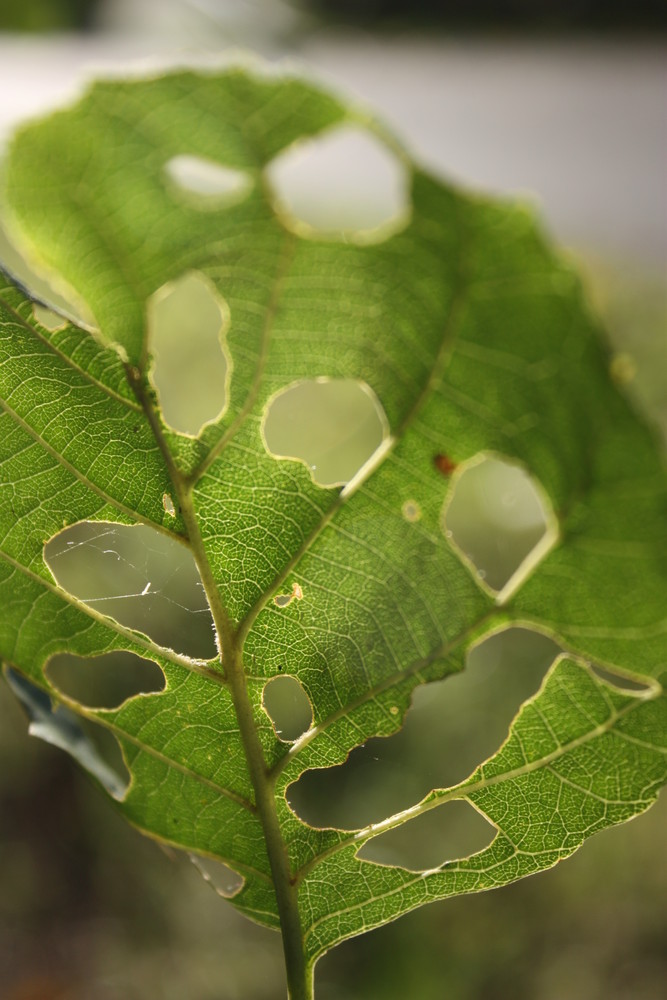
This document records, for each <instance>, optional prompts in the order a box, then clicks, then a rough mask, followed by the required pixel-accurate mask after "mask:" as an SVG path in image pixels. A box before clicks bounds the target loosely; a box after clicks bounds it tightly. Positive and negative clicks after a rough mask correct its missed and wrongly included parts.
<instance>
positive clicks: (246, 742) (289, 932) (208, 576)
mask: <svg viewBox="0 0 667 1000" xmlns="http://www.w3.org/2000/svg"><path fill="white" fill-rule="evenodd" d="M128 377H129V379H130V384H131V385H132V386H133V388H134V391H135V393H136V395H137V398H138V399H139V400H140V402H141V404H142V406H143V409H144V412H145V413H146V417H147V419H148V421H149V423H150V425H151V429H152V431H153V434H154V436H155V439H156V441H157V443H158V445H159V447H160V450H161V451H162V453H163V456H164V460H165V463H166V465H167V468H168V469H169V473H170V475H171V479H172V482H173V485H174V490H175V491H176V495H177V498H178V503H179V506H180V510H181V516H182V518H183V523H184V525H185V529H186V533H187V538H188V541H189V543H190V548H191V550H192V554H193V556H194V560H195V563H196V564H197V569H198V570H199V575H200V577H201V581H202V585H203V587H204V592H205V594H206V597H207V600H208V603H209V606H210V608H211V614H212V616H213V623H214V625H215V629H216V633H217V636H218V644H219V650H220V659H221V663H222V668H223V671H224V677H225V680H226V682H227V685H228V687H229V691H230V694H231V697H232V702H233V704H234V709H235V711H236V718H237V722H238V726H239V733H240V736H241V741H242V744H243V748H244V750H245V755H246V761H247V765H248V772H249V775H250V780H251V783H252V786H253V790H254V793H255V805H256V808H257V814H258V816H259V820H260V822H261V824H262V831H263V833H264V841H265V844H266V852H267V855H268V859H269V864H270V867H271V875H272V877H273V888H274V891H275V894H276V902H277V906H278V915H279V918H280V928H281V932H282V940H283V953H284V956H285V971H286V975H287V994H288V1000H312V996H313V992H312V978H313V977H312V967H310V966H309V965H308V964H307V962H306V956H305V953H304V947H303V933H302V929H301V919H300V916H299V908H298V888H297V885H296V879H295V878H294V876H293V874H292V871H291V868H290V863H289V858H288V855H287V850H286V847H285V842H284V840H283V836H282V832H281V829H280V822H279V820H278V811H277V809H276V800H275V784H274V780H273V779H272V777H271V775H270V773H269V769H268V767H267V764H266V760H265V758H264V752H263V750H262V745H261V742H260V739H259V735H258V732H257V726H256V724H255V719H254V716H253V706H252V702H251V700H250V697H249V695H248V687H247V683H246V675H245V671H244V669H243V656H242V649H243V640H242V638H241V637H240V636H239V635H238V633H237V631H236V629H235V628H234V625H233V623H232V621H231V619H230V617H229V614H228V612H227V609H226V607H225V605H224V603H223V601H222V598H221V596H220V591H219V590H218V586H217V584H216V581H215V578H214V576H213V570H212V568H211V564H210V562H209V559H208V555H207V553H206V548H205V546H204V540H203V538H202V534H201V531H200V528H199V522H198V520H197V514H196V510H195V506H194V502H193V489H194V485H193V483H192V481H188V480H186V478H185V477H184V476H183V474H182V473H181V472H180V470H179V469H178V467H177V466H176V464H175V462H174V460H173V457H172V455H171V452H170V450H169V446H168V444H167V442H166V440H165V437H164V434H163V433H162V427H161V424H160V419H159V417H158V415H157V413H156V412H155V410H154V408H153V406H152V404H151V401H150V398H149V397H148V395H147V393H146V392H145V390H144V387H143V384H142V382H141V378H140V376H139V377H137V374H136V373H135V372H134V371H132V370H131V369H130V370H129V371H128Z"/></svg>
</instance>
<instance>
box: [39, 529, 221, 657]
mask: <svg viewBox="0 0 667 1000" xmlns="http://www.w3.org/2000/svg"><path fill="white" fill-rule="evenodd" d="M44 559H45V561H46V564H47V566H48V567H49V569H50V570H51V572H52V574H53V576H54V578H55V580H56V581H57V583H58V584H59V585H60V586H61V587H62V588H63V590H66V591H67V592H68V593H70V594H72V595H73V596H74V597H77V598H78V599H79V600H80V601H83V603H84V604H88V605H89V606H90V607H91V608H94V609H95V610H96V611H99V612H100V613H101V614H103V615H107V616H108V617H110V618H114V619H115V620H116V621H117V622H119V623H120V624H121V625H125V626H127V627H128V628H131V629H135V630H137V631H139V632H143V633H145V634H146V635H148V636H150V638H151V639H153V641H154V642H156V643H157V644H158V645H160V646H166V647H168V648H170V649H174V650H176V651H177V652H179V653H184V654H185V655H186V656H191V657H194V658H195V659H206V660H208V659H211V658H213V657H214V656H215V655H216V646H215V635H214V631H213V619H212V617H211V611H210V608H209V606H208V602H207V600H206V596H205V594H204V588H203V586H202V582H201V578H200V576H199V572H198V570H197V567H196V565H195V561H194V558H193V556H192V553H191V552H190V550H189V549H188V548H187V547H186V546H185V545H181V544H180V543H179V542H177V541H176V540H175V539H173V538H170V537H169V536H168V535H164V534H162V533H161V532H159V531H157V530H156V529H154V528H151V527H149V526H148V525H132V526H128V525H124V524H110V523H108V522H94V521H82V522H80V523H79V524H75V525H72V526H71V527H69V528H64V529H63V530H62V531H61V532H59V533H58V534H57V535H55V536H54V537H53V538H52V539H51V540H50V541H49V542H47V544H46V546H45V547H44Z"/></svg>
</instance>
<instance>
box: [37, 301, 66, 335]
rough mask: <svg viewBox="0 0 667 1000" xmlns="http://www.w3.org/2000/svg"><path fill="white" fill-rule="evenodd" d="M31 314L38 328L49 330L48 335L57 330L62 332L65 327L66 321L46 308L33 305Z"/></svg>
mask: <svg viewBox="0 0 667 1000" xmlns="http://www.w3.org/2000/svg"><path fill="white" fill-rule="evenodd" d="M32 312H33V315H34V317H35V319H36V320H37V322H38V323H39V324H40V326H43V327H44V328H45V329H46V330H49V332H50V333H55V332H56V331H57V330H63V329H64V328H65V327H66V326H67V320H66V319H64V318H63V317H62V316H59V315H58V313H55V312H54V311H53V309H47V308H46V306H40V305H39V304H37V303H35V305H34V306H33V307H32Z"/></svg>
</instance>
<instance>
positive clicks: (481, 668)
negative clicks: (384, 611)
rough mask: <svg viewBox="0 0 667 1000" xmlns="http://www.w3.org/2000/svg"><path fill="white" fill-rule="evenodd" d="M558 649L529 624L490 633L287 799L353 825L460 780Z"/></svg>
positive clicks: (316, 819) (305, 810) (322, 817)
mask: <svg viewBox="0 0 667 1000" xmlns="http://www.w3.org/2000/svg"><path fill="white" fill-rule="evenodd" d="M559 652H560V650H559V647H558V646H557V645H556V644H555V643H554V642H553V640H551V639H550V638H548V637H547V636H544V635H541V634H540V633H538V632H534V631H532V630H529V629H525V628H509V629H505V630H504V631H502V632H496V633H493V634H492V635H491V636H489V637H487V638H486V639H484V641H482V642H480V643H479V644H477V645H476V646H474V647H473V649H471V651H470V653H469V654H468V663H467V666H466V669H465V670H463V671H460V672H457V673H455V674H453V675H452V676H450V677H447V678H446V679H444V680H442V681H438V682H437V683H433V684H424V685H421V686H420V687H418V688H417V689H416V690H415V692H414V694H413V698H412V707H411V708H410V710H409V711H408V712H407V714H406V716H405V722H404V724H403V727H402V728H401V730H400V731H399V732H397V733H395V734H394V735H393V736H391V737H389V738H388V739H387V738H384V739H378V738H376V739H370V740H368V741H367V742H366V743H365V744H364V745H363V746H360V747H357V748H356V749H355V750H353V751H352V753H351V754H350V756H349V757H348V759H347V760H346V761H345V763H343V764H340V765H338V766H336V767H327V768H319V769H312V770H307V771H305V772H304V773H303V774H302V775H301V777H300V778H299V779H298V781H295V782H294V783H293V784H291V785H290V786H289V788H288V792H287V794H288V799H289V803H290V806H291V807H292V809H293V810H294V811H295V812H296V813H297V815H298V816H299V817H300V818H301V819H302V820H303V821H304V822H306V823H309V824H310V825H311V826H314V827H318V828H323V827H338V828H340V829H343V830H356V829H360V828H362V827H365V826H367V825H368V824H369V823H379V822H381V821H382V820H384V819H386V817H387V816H392V815H394V813H397V812H400V811H401V810H403V809H408V808H410V807H411V806H413V805H414V804H415V803H416V802H420V801H421V800H422V799H423V798H424V796H426V795H427V794H428V793H429V792H430V791H431V790H432V789H434V788H449V787H451V786H452V785H456V784H458V783H459V782H460V781H464V780H465V779H466V778H467V777H468V776H469V775H471V774H472V773H473V771H474V770H475V768H476V767H478V766H479V765H480V764H481V763H482V761H484V760H486V759H487V758H488V757H490V756H491V754H493V753H495V752H496V750H497V749H498V747H499V746H500V745H501V744H502V742H503V741H504V740H505V738H506V737H507V733H508V731H509V728H510V726H511V723H512V720H513V719H514V718H515V716H516V714H517V712H518V710H519V708H520V707H521V705H522V703H523V702H524V701H525V700H526V699H527V698H530V697H531V696H532V695H534V694H535V692H536V691H537V690H538V688H539V686H540V683H541V682H542V679H543V677H544V675H545V673H546V671H547V670H548V668H549V666H550V665H551V664H552V663H553V661H554V659H555V657H556V656H557V655H558V653H559ZM390 712H391V708H390ZM440 860H442V857H441V858H440Z"/></svg>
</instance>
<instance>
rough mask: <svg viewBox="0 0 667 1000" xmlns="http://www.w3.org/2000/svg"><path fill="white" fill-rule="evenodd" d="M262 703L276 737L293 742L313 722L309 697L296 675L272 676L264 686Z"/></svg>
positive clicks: (286, 741)
mask: <svg viewBox="0 0 667 1000" xmlns="http://www.w3.org/2000/svg"><path fill="white" fill-rule="evenodd" d="M262 704H263V705H264V710H265V712H266V714H267V715H268V717H269V718H270V719H271V722H272V723H273V728H274V729H275V731H276V736H277V737H278V739H281V740H283V741H284V742H285V743H293V742H294V741H295V740H298V739H299V737H300V736H303V734H304V733H305V732H307V731H308V730H309V729H310V727H311V725H312V724H313V707H312V705H311V704H310V698H309V697H308V695H307V694H306V692H305V691H304V689H303V688H302V686H301V684H300V683H299V681H298V680H297V679H296V677H290V676H288V675H285V676H283V677H273V678H272V679H271V680H270V681H269V682H268V683H267V684H266V685H265V687H264V691H263V694H262Z"/></svg>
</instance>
